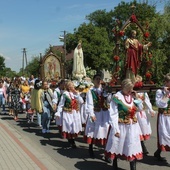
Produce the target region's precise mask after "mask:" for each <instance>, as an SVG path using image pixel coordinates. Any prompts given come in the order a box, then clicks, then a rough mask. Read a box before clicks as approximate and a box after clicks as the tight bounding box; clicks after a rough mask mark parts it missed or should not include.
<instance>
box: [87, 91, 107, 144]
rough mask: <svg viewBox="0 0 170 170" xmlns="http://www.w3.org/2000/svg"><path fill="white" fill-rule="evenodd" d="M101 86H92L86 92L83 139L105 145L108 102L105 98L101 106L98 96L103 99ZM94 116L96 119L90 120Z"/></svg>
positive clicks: (90, 142) (89, 142)
mask: <svg viewBox="0 0 170 170" xmlns="http://www.w3.org/2000/svg"><path fill="white" fill-rule="evenodd" d="M102 90H103V89H102V88H97V89H96V88H92V89H90V90H89V91H88V92H87V97H86V102H87V113H88V118H87V123H86V128H85V136H84V137H85V140H86V142H87V143H88V144H100V145H105V144H106V140H107V135H108V130H109V110H108V108H109V103H107V101H106V100H105V104H106V105H105V106H106V107H103V106H102V103H100V101H101V100H100V101H99V98H100V99H101V98H102V99H103V95H102V94H103V92H102ZM92 92H93V95H92ZM103 104H104V103H103ZM94 116H95V117H96V121H94V122H93V121H92V119H91V117H94Z"/></svg>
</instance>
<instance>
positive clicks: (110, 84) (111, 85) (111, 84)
mask: <svg viewBox="0 0 170 170" xmlns="http://www.w3.org/2000/svg"><path fill="white" fill-rule="evenodd" d="M115 83H116V80H115V79H112V80H111V81H110V82H109V86H110V87H113V86H115Z"/></svg>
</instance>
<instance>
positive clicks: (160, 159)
mask: <svg viewBox="0 0 170 170" xmlns="http://www.w3.org/2000/svg"><path fill="white" fill-rule="evenodd" d="M154 157H155V158H157V160H158V161H161V162H163V161H166V159H165V158H164V157H161V155H160V152H159V151H156V152H155V153H154Z"/></svg>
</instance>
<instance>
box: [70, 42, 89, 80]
mask: <svg viewBox="0 0 170 170" xmlns="http://www.w3.org/2000/svg"><path fill="white" fill-rule="evenodd" d="M72 75H73V77H75V78H77V79H78V80H82V78H83V77H85V76H86V70H85V67H84V56H83V50H82V45H81V41H79V43H78V45H77V47H76V48H75V50H74V57H73V72H72Z"/></svg>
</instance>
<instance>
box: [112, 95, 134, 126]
mask: <svg viewBox="0 0 170 170" xmlns="http://www.w3.org/2000/svg"><path fill="white" fill-rule="evenodd" d="M113 101H114V102H115V103H116V104H117V105H118V112H119V123H124V124H130V123H131V121H130V119H132V123H137V118H136V116H135V114H136V110H137V107H136V106H135V104H134V105H133V106H132V107H128V106H127V105H125V104H124V103H123V102H122V101H121V100H119V99H118V98H117V97H113Z"/></svg>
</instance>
